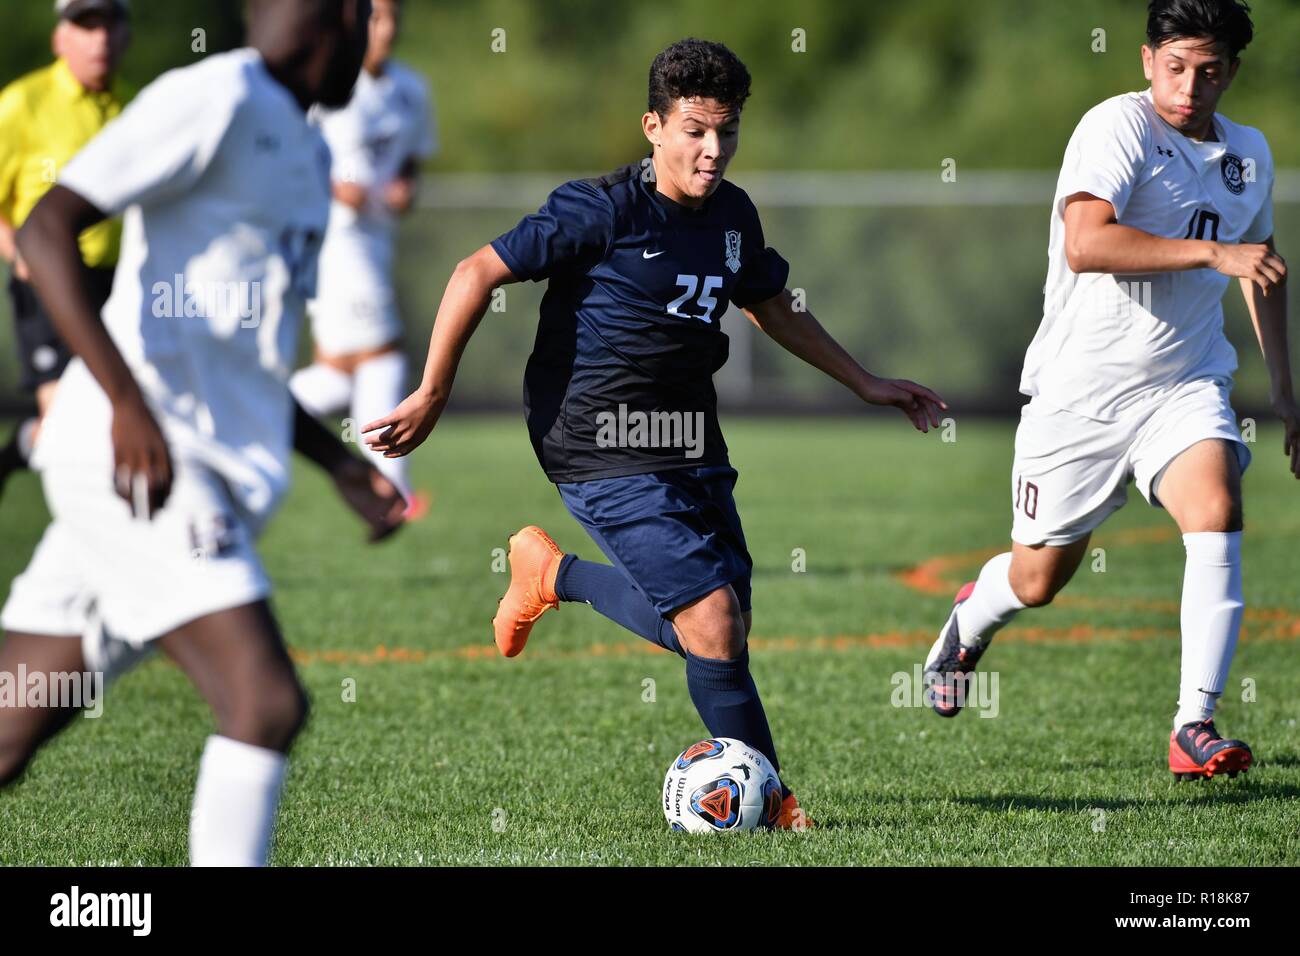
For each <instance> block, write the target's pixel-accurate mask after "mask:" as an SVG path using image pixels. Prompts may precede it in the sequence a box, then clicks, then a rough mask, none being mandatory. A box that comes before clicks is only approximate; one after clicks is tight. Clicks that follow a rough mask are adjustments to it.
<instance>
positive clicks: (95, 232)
mask: <svg viewBox="0 0 1300 956" xmlns="http://www.w3.org/2000/svg"><path fill="white" fill-rule="evenodd" d="M128 98H129V97H128V96H127V95H126V93H125V90H124V88H123V85H122V83H121V81H120V80H116V81H114V83H113V87H112V89H110V90H106V91H104V92H103V93H94V92H91V91H90V90H87V89H86V88H85V87H83V86H82V85H81V84H80V83H78V82H77V78H76V77H75V76H73V75H72V70H70V69H69V68H68V64H67V63H65V62H64V61H63V60H62V59H59V60H55V61H54V63H52V64H51V65H50V66H47V67H45V68H43V69H40V70H35V71H33V72H31V73H28V74H27V75H26V76H22V77H19V78H18V79H16V80H14V81H13V82H12V83H10V84H9V85H8V86H6V87H5V88H4V90H2V91H0V216H4V218H5V219H7V220H8V221H9V222H10V224H12V225H13V226H14V228H17V227H19V226H21V225H22V224H23V220H25V219H26V218H27V215H28V213H30V212H31V211H32V208H33V207H34V206H35V205H36V203H37V201H38V200H39V199H40V198H41V197H42V196H44V195H45V193H46V191H47V190H48V189H49V188H50V187H51V186H53V185H54V184H55V183H56V182H58V174H59V170H60V169H62V168H63V166H64V164H65V163H67V161H68V160H70V159H71V158H72V157H73V156H74V155H76V153H77V152H78V151H79V150H80V149H81V147H83V146H85V145H86V143H88V142H90V140H91V139H92V138H94V136H95V134H96V133H98V132H99V131H100V130H101V129H103V128H104V126H105V125H106V124H107V123H108V121H109V120H111V119H112V118H113V117H115V116H116V115H117V114H118V113H120V112H122V107H123V106H124V105H125V103H126V100H127V99H128ZM121 235H122V224H121V222H120V221H119V220H116V219H109V220H105V221H104V222H101V223H98V224H96V225H94V226H91V227H90V228H89V229H87V230H86V231H85V232H83V233H82V234H81V237H80V241H81V257H82V259H84V260H85V262H86V265H88V266H92V267H96V268H109V267H112V266H113V265H115V264H116V263H117V251H118V243H119V240H120V239H121Z"/></svg>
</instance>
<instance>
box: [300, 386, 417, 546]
mask: <svg viewBox="0 0 1300 956" xmlns="http://www.w3.org/2000/svg"><path fill="white" fill-rule="evenodd" d="M293 448H294V451H296V452H298V454H300V455H302V456H303V457H304V458H306V459H307V460H309V461H311V462H312V463H314V464H315V465H317V466H318V467H319V468H320V469H321V470H322V471H324V472H325V474H327V475H329V476H330V480H331V481H333V482H334V488H335V490H337V491H338V493H339V497H341V498H342V499H343V502H344V504H346V505H347V506H348V507H349V508H351V509H352V511H353V512H354V513H355V514H356V515H357V517H359V518H360V519H361V520H362V521H364V522H365V523H366V527H367V528H368V529H369V534H368V537H369V540H370V541H371V542H375V541H379V540H381V539H383V538H386V537H388V536H389V535H390V534H392V533H393V532H394V531H396V530H397V529H398V528H400V527H401V526H402V516H403V514H404V512H405V511H406V499H405V498H403V497H402V493H401V492H400V491H398V489H397V486H396V485H394V484H393V483H392V482H391V481H389V480H388V479H387V478H385V477H384V476H383V475H381V474H380V473H379V469H378V468H376V467H375V466H374V465H372V464H370V463H369V462H367V461H362V460H361V459H360V458H358V457H357V456H356V455H354V454H353V453H352V450H351V449H350V448H349V447H348V446H347V445H345V444H344V443H343V442H342V441H341V440H340V439H339V437H338V436H337V435H335V434H334V433H333V432H331V431H330V430H329V429H328V428H326V427H325V426H324V425H322V424H321V423H320V421H319V420H317V419H316V418H314V417H312V416H311V415H309V414H308V413H307V411H306V409H304V408H303V407H302V406H301V405H299V404H298V402H297V400H294V403H293Z"/></svg>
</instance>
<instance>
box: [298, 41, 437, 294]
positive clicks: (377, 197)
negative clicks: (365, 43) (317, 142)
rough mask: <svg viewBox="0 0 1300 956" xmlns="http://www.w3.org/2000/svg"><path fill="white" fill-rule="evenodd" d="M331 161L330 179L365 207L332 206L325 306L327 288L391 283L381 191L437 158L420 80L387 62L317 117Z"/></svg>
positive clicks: (391, 227)
mask: <svg viewBox="0 0 1300 956" xmlns="http://www.w3.org/2000/svg"><path fill="white" fill-rule="evenodd" d="M313 118H314V119H315V121H316V122H318V123H319V125H320V129H321V132H322V133H323V134H324V136H325V141H326V142H327V143H329V147H330V153H331V154H332V157H333V168H332V171H331V176H332V177H333V179H335V180H336V181H340V182H350V183H355V184H356V185H358V186H361V187H362V188H363V189H365V190H366V197H367V198H366V204H365V206H364V207H362V208H361V209H359V210H358V209H353V208H352V207H351V206H346V205H344V204H343V203H340V202H335V203H334V204H333V206H332V207H331V209H330V220H329V229H328V231H327V233H326V237H325V245H324V248H323V249H322V250H321V274H322V281H323V283H324V285H325V288H322V289H321V297H322V298H325V297H326V295H327V290H328V289H329V288H331V287H334V288H342V289H344V290H346V287H348V286H351V285H365V286H370V287H374V286H379V287H387V286H388V285H389V284H390V283H391V274H392V263H393V239H394V234H395V232H396V217H395V216H394V214H393V213H392V211H391V210H389V208H388V206H387V205H385V203H384V187H385V186H386V185H387V184H388V183H390V182H392V181H393V180H394V179H396V178H397V176H398V174H399V173H400V172H401V170H402V167H403V166H404V165H405V164H406V161H407V160H408V159H412V158H414V159H416V160H425V159H428V158H429V157H430V156H432V155H433V154H434V153H435V152H436V150H437V138H436V134H435V130H434V124H433V118H432V114H431V106H430V100H429V92H428V88H427V86H426V85H425V82H424V80H423V79H422V78H421V77H420V75H419V74H417V73H416V72H414V71H413V70H410V69H408V68H407V67H404V66H402V65H401V64H400V63H396V62H394V61H392V60H389V61H388V62H387V63H386V64H385V65H384V70H383V72H382V73H381V74H380V75H379V76H377V77H376V76H371V75H370V74H369V73H368V72H367V71H365V70H362V71H361V75H360V77H358V79H357V85H356V89H355V90H354V91H353V93H352V99H351V101H350V102H349V103H348V105H347V106H345V107H343V108H341V109H337V110H323V109H322V110H317V111H314V112H313Z"/></svg>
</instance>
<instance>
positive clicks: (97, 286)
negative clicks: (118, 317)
mask: <svg viewBox="0 0 1300 956" xmlns="http://www.w3.org/2000/svg"><path fill="white" fill-rule="evenodd" d="M85 275H86V285H87V288H88V289H89V290H90V295H91V302H92V304H93V305H94V306H95V311H96V312H98V311H99V310H100V309H102V308H103V307H104V303H105V302H107V301H108V293H109V292H110V291H111V290H112V288H113V270H112V269H90V268H88V269H86V270H85ZM9 298H10V300H11V301H12V302H13V309H14V331H15V336H14V338H15V340H16V341H17V344H18V365H19V368H21V369H22V380H21V384H22V387H23V388H24V389H26V390H27V391H29V392H34V391H36V389H37V388H39V387H40V386H41V385H44V384H45V383H46V382H56V381H58V379H59V376H60V375H62V374H63V369H64V368H65V367H66V366H67V364H68V359H70V358H71V357H72V353H70V352H69V351H68V347H67V346H66V345H64V344H63V339H61V338H59V333H58V332H55V331H54V325H53V324H52V323H51V322H50V316H49V313H47V312H46V311H45V306H44V305H42V304H41V300H40V297H39V296H37V294H36V290H35V289H34V288H33V287H32V284H31V283H30V282H24V281H23V280H22V279H18V278H16V277H14V276H12V275H11V276H10V278H9Z"/></svg>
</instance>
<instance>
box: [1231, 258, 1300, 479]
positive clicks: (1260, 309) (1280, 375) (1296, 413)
mask: <svg viewBox="0 0 1300 956" xmlns="http://www.w3.org/2000/svg"><path fill="white" fill-rule="evenodd" d="M1264 245H1265V246H1267V247H1268V249H1269V251H1270V252H1272V253H1273V254H1274V255H1276V247H1275V246H1274V245H1273V237H1272V236H1269V237H1268V238H1267V239H1265V240H1264ZM1278 261H1279V262H1280V261H1282V260H1281V257H1278ZM1241 295H1242V297H1243V298H1244V299H1245V300H1246V309H1247V311H1249V312H1250V321H1251V323H1252V324H1253V325H1254V326H1255V337H1256V338H1257V339H1259V350H1260V352H1261V353H1262V354H1263V356H1264V364H1265V366H1267V368H1268V381H1269V399H1270V401H1271V402H1272V405H1273V411H1274V412H1275V413H1276V414H1277V416H1278V418H1280V419H1282V425H1283V427H1285V429H1286V438H1285V440H1284V447H1283V450H1284V452H1285V454H1286V455H1287V456H1288V457H1289V458H1290V459H1291V462H1290V464H1291V473H1292V474H1293V475H1295V476H1296V477H1297V478H1300V409H1297V406H1296V399H1295V389H1294V387H1293V385H1292V382H1291V354H1290V345H1289V343H1288V342H1287V328H1286V298H1287V296H1286V273H1285V272H1283V273H1282V281H1281V282H1280V283H1278V284H1277V286H1276V287H1275V289H1274V292H1273V294H1272V295H1268V296H1265V294H1264V293H1263V292H1262V291H1261V290H1260V288H1259V287H1258V286H1257V285H1256V284H1255V283H1254V282H1252V281H1251V280H1249V279H1242V280H1241Z"/></svg>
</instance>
